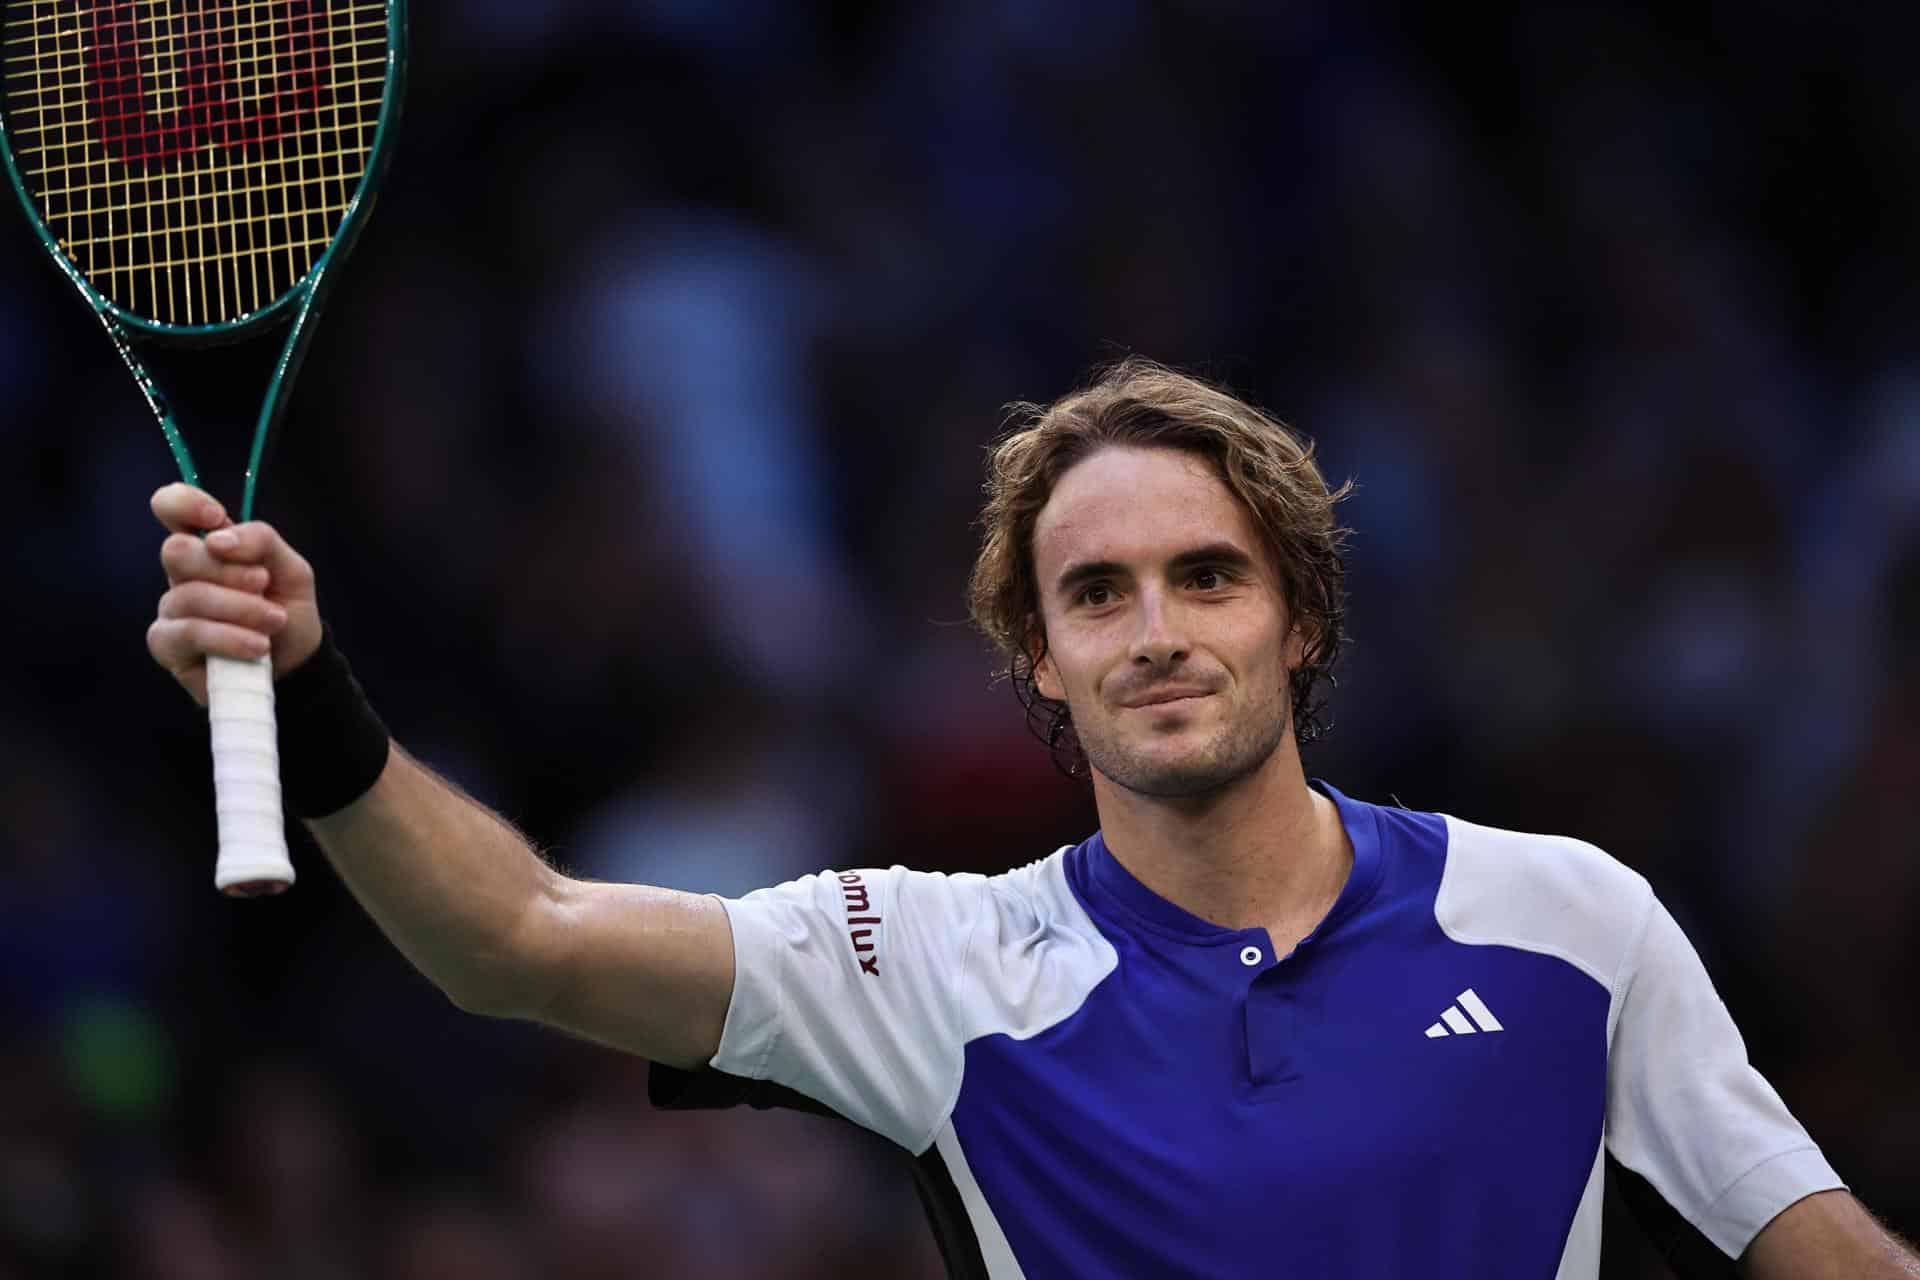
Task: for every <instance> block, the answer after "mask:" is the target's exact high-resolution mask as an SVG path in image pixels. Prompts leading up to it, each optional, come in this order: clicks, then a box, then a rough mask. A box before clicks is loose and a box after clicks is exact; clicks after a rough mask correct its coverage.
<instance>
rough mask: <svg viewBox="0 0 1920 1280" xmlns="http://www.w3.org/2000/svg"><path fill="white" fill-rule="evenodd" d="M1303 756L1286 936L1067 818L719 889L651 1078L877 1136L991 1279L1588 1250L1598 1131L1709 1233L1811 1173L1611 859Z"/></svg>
mask: <svg viewBox="0 0 1920 1280" xmlns="http://www.w3.org/2000/svg"><path fill="white" fill-rule="evenodd" d="M1317 785H1321V786H1322V789H1323V790H1324V791H1325V792H1326V793H1327V794H1328V795H1329V796H1331V797H1332V798H1333V800H1334V801H1335V803H1336V804H1337V805H1338V806H1339V812H1340V817H1341V820H1342V822H1343V823H1344V824H1345V826H1346V830H1347V834H1348V836H1349V837H1350V838H1351V840H1352V843H1353V851H1354V861H1353V870H1352V874H1351V875H1350V876H1349V877H1348V880H1347V884H1346V886H1345V888H1344V889H1343V890H1342V892H1341V894H1340V896H1339V899H1338V900H1337V901H1336V902H1335V903H1334V906H1333V908H1332V910H1331V911H1330V912H1329V913H1328V915H1327V917H1326V919H1325V920H1324V921H1322V923H1321V924H1320V926H1319V928H1317V929H1316V930H1315V931H1314V932H1313V933H1312V934H1311V935H1309V936H1308V937H1307V938H1305V939H1303V940H1302V941H1301V942H1300V944H1299V945H1298V946H1297V947H1295V948H1294V950H1293V951H1292V952H1291V953H1290V954H1288V955H1285V956H1276V955H1275V954H1274V953H1273V950H1274V949H1273V945H1272V943H1271V942H1270V941H1269V939H1268V936H1267V933H1266V931H1265V930H1264V929H1223V928H1219V927H1217V926H1215V925H1212V924H1209V923H1207V922H1206V921H1204V920H1201V919H1199V918H1197V917H1195V916H1192V915H1190V914H1188V913H1187V912H1186V911H1184V910H1182V909H1181V908H1179V907H1177V906H1174V905H1173V904H1172V903H1170V902H1167V901H1166V900H1164V899H1162V898H1160V897H1159V896H1157V895H1156V894H1154V893H1153V892H1152V891H1151V890H1149V889H1147V888H1146V887H1145V886H1144V885H1142V884H1141V883H1140V882H1139V881H1137V880H1135V879H1134V878H1133V877H1132V876H1131V875H1130V874H1129V873H1128V872H1127V871H1126V870H1125V869H1124V868H1123V867H1122V866H1121V865H1120V864H1119V863H1118V862H1117V861H1115V859H1114V858H1113V856H1112V854H1110V853H1109V852H1108V850H1107V848H1106V845H1105V844H1104V842H1103V841H1102V838H1101V837H1100V836H1099V835H1097V834H1096V835H1095V836H1093V838H1091V839H1089V840H1087V841H1086V842H1085V843H1083V844H1081V845H1079V846H1077V847H1073V848H1064V849H1061V850H1059V851H1058V852H1056V853H1054V854H1053V855H1052V856H1051V857H1048V858H1044V859H1042V860H1041V861H1039V862H1036V863H1033V864H1031V865H1029V866H1025V867H1021V868H1019V869H1018V870H1015V871H1009V872H1007V873H1005V874H1004V875H997V876H978V875H952V876H949V875H934V874H926V873H922V872H916V871H909V870H906V869H905V868H902V867H893V868H891V869H889V870H885V871H878V870H874V871H846V872H837V873H836V872H823V873H822V874H820V875H818V876H814V877H810V878H807V879H803V880H798V881H794V882H792V883H790V884H784V885H781V886H778V887H776V888H771V889H763V890H760V891H759V892H756V893H751V894H748V895H747V896H746V897H744V898H741V899H738V900H733V901H727V902H726V908H727V914H728V918H729V919H730V920H731V922H732V926H733V937H734V949H735V955H736V971H737V973H736V979H735V984H734V992H733V1000H732V1005H731V1008H730V1009H729V1010H728V1014H727V1021H726V1029H725V1032H724V1034H723V1036H722V1039H721V1043H720V1049H719V1052H718V1053H716V1054H715V1055H714V1058H713V1061H712V1063H711V1066H712V1067H713V1068H714V1070H712V1071H707V1072H701V1073H696V1074H694V1075H685V1074H682V1073H679V1072H674V1071H671V1070H668V1069H666V1068H661V1067H655V1068H654V1071H655V1076H654V1080H653V1092H654V1095H655V1100H656V1101H658V1102H661V1103H662V1104H663V1105H682V1106H703V1105H704V1106H712V1105H729V1104H731V1103H735V1102H750V1103H755V1104H756V1105H762V1106H765V1105H793V1104H798V1103H801V1102H802V1100H803V1099H806V1100H812V1101H813V1102H814V1103H817V1104H820V1105H821V1106H823V1107H824V1108H825V1109H828V1110H831V1111H832V1112H835V1113H838V1114H839V1115H841V1116H844V1117H845V1118H847V1119H849V1120H851V1121H853V1122H855V1123H857V1124H860V1125H864V1126H865V1127H867V1128H869V1129H873V1130H875V1131H877V1132H879V1133H881V1134H884V1135H885V1136H886V1137H888V1138H891V1139H892V1140H893V1141H894V1142H896V1143H898V1144H899V1145H900V1146H902V1147H904V1148H905V1149H906V1150H907V1151H908V1152H910V1153H912V1154H913V1155H915V1156H916V1157H919V1172H920V1184H921V1189H922V1194H923V1199H924V1200H925V1201H926V1203H927V1207H928V1210H929V1213H930V1216H931V1218H932V1219H933V1224H934V1228H935V1233H936V1235H937V1236H938V1237H939V1238H940V1244H941V1247H942V1249H943V1251H944V1252H945V1254H946V1256H947V1259H948V1262H949V1265H950V1266H951V1267H952V1269H953V1274H955V1275H956V1276H975V1275H979V1276H989V1277H994V1278H996V1280H998V1278H999V1277H1010V1276H1025V1277H1032V1278H1036V1280H1037V1278H1038V1277H1065V1276H1156V1277H1157V1276H1192V1277H1210V1278H1211V1277H1233V1276H1315V1277H1318V1276H1367V1277H1375V1276H1416V1275H1417V1276H1422V1277H1432V1278H1438V1277H1474V1278H1475V1280H1486V1278H1488V1277H1509V1276H1510V1277H1527V1278H1528V1280H1541V1278H1543V1277H1548V1276H1554V1277H1562V1278H1566V1277H1581V1278H1582V1280H1590V1278H1591V1277H1594V1276H1597V1275H1598V1273H1599V1259H1600V1212H1601V1199H1602V1185H1603V1178H1602V1169H1603V1157H1604V1156H1605V1155H1606V1154H1608V1153H1611V1154H1612V1156H1613V1157H1614V1158H1615V1159H1616V1160H1617V1161H1618V1162H1619V1163H1620V1164H1622V1165H1624V1166H1625V1167H1626V1168H1628V1169H1630V1170H1633V1171H1635V1172H1636V1173H1638V1174H1639V1175H1640V1176H1641V1177H1643V1178H1644V1179H1645V1180H1646V1181H1647V1182H1648V1183H1650V1184H1652V1186H1653V1187H1654V1188H1655V1189H1657V1191H1658V1192H1659V1194H1660V1196H1661V1197H1662V1198H1663V1199H1664V1200H1665V1201H1666V1202H1667V1203H1668V1204H1670V1205H1671V1206H1672V1207H1673V1208H1674V1209H1676V1210H1678V1212H1679V1213H1680V1214H1681V1215H1682V1216H1683V1217H1684V1218H1685V1219H1686V1220H1687V1221H1688V1222H1689V1223H1691V1224H1692V1225H1693V1227H1694V1228H1696V1229H1697V1230H1698V1231H1699V1232H1700V1233H1702V1234H1704V1235H1705V1236H1706V1237H1707V1238H1708V1239H1710V1240H1711V1241H1712V1243H1713V1244H1715V1245H1717V1246H1718V1247H1719V1249H1720V1250H1721V1251H1722V1252H1724V1253H1725V1254H1727V1255H1729V1256H1737V1255H1739V1254H1740V1253H1741V1252H1743V1251H1744V1250H1745V1248H1746V1246H1747V1244H1748V1242H1749V1241H1750V1240H1751V1239H1752V1238H1753V1236H1754V1235H1755V1234H1756V1233H1757V1232H1758V1231H1759V1230H1760V1228H1761V1227H1763V1226H1765V1225H1766V1223H1767V1222H1768V1221H1769V1220H1770V1219H1771V1218H1772V1217H1773V1216H1774V1215H1775V1214H1777V1213H1779V1212H1780V1211H1781V1210H1782V1209H1784V1208H1786V1207H1787V1206H1788V1205H1790V1204H1792V1203H1793V1202H1794V1201H1796V1200H1798V1199H1800V1198H1801V1197H1803V1196H1806V1195H1809V1194H1811V1193H1813V1192H1815V1191H1821V1190H1825V1189H1828V1188H1833V1187H1838V1186H1841V1185H1842V1184H1841V1182H1840V1180H1839V1179H1838V1178H1837V1177H1835V1176H1834V1172H1833V1170H1832V1169H1831V1168H1830V1167H1829V1166H1828V1164H1827V1162H1826V1160H1825V1159H1824V1158H1823V1157H1822V1156H1821V1153H1820V1151H1819V1149H1818V1148H1817V1147H1816V1146H1815V1145H1814V1143H1813V1142H1812V1141H1811V1140H1810V1139H1809V1138H1808V1136H1807V1134H1806V1132H1805V1131H1804V1130H1803V1129H1802V1128H1801V1127H1800V1125H1799V1124H1798V1123H1796V1122H1795V1120H1794V1119H1793V1117H1792V1116H1791V1115H1790V1114H1788V1112H1787V1109H1786V1107H1785V1106H1784V1105H1783V1104H1782V1103H1781V1101H1780V1098H1779V1096H1778V1095H1777V1094H1776V1093H1775V1092H1774V1091H1773V1089H1772V1088H1770V1087H1769V1086H1768V1085H1767V1083H1766V1081H1765V1080H1763V1079H1762V1078H1761V1077H1760V1075H1759V1074H1758V1073H1757V1072H1755V1071H1754V1070H1753V1068H1752V1067H1751V1066H1749V1065H1748V1063H1747V1057H1746V1048H1745V1046H1744V1044H1743V1043H1742V1042H1741V1039H1740V1034H1739V1032H1738V1031H1737V1030H1736V1029H1735V1027H1734V1025H1733V1021H1732V1019H1731V1018H1730V1017H1729V1016H1728V1014H1727V1010H1726V1007H1725V1006H1724V1005H1723V1004H1722V1003H1721V1002H1720V999H1719V997H1718V996H1717V995H1716V994H1715V993H1714V989H1713V984H1712V982H1711V980H1710V979H1709V978H1708V976H1707V973H1706V970H1705V969H1704V968H1703V967H1702V966H1701V964H1700V961H1699V959H1698V957H1697V956H1696V955H1695V954H1694V951H1693V948H1692V947H1691V946H1690V945H1689V944H1688V942H1687V940H1686V938H1685V936H1684V935H1683V934H1682V933H1681V931H1680V929H1679V927H1678V926H1677V925H1676V924H1675V923H1674V921H1673V918H1672V917H1671V916H1670V915H1668V914H1667V912H1666V910H1665V909H1664V908H1663V907H1662V906H1661V905H1660V904H1659V903H1658V902H1657V901H1656V900H1655V898H1654V895H1653V892H1652V890H1651V889H1650V888H1649V886H1648V884H1647V882H1646V881H1645V880H1644V879H1643V878H1641V877H1640V876H1639V875H1637V874H1635V873H1634V872H1632V871H1630V870H1628V869H1627V868H1626V867H1624V866H1622V865H1621V864H1619V863H1617V862H1615V861H1614V860H1613V859H1611V858H1609V857H1608V856H1607V855H1606V854H1604V853H1602V852H1601V851H1599V850H1598V849H1595V848H1594V847H1593V846H1591V845H1587V844H1583V843H1581V842H1579V841H1576V840H1569V839H1561V838H1557V837H1549V836H1537V835H1520V834H1515V833H1512V832H1506V831H1497V830H1493V829H1490V828H1487V827H1481V826H1475V825H1473V824H1472V823H1467V822H1462V821H1460V820H1459V819H1457V818H1452V817H1446V816H1442V815H1438V814H1428V813H1413V812H1408V811H1406V810H1403V809H1389V808H1382V807H1378V806H1375V805H1370V804H1364V803H1361V802H1359V801H1355V800H1350V799H1348V798H1347V797H1346V796H1343V795H1341V794H1340V793H1339V792H1337V791H1335V790H1333V789H1332V788H1331V787H1325V786H1324V784H1317ZM795 1093H797V1094H798V1095H800V1098H795V1097H793V1095H794V1094H795Z"/></svg>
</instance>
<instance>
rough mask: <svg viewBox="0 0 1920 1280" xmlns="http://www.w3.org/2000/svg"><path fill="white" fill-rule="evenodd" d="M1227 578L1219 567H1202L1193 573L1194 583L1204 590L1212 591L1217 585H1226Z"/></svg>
mask: <svg viewBox="0 0 1920 1280" xmlns="http://www.w3.org/2000/svg"><path fill="white" fill-rule="evenodd" d="M1226 584H1227V583H1226V578H1225V577H1223V576H1222V575H1221V573H1220V571H1219V570H1218V569H1202V570H1200V571H1199V572H1197V573H1195V574H1194V575H1193V585H1194V586H1196V587H1198V588H1200V589H1201V590H1202V591H1212V590H1213V589H1214V588H1215V587H1224V586H1225V585H1226Z"/></svg>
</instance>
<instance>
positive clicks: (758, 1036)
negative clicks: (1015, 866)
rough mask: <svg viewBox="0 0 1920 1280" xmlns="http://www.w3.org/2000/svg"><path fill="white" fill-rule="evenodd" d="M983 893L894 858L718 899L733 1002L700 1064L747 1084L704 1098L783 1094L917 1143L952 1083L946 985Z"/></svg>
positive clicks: (955, 976) (951, 1019)
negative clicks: (728, 946) (726, 931)
mask: <svg viewBox="0 0 1920 1280" xmlns="http://www.w3.org/2000/svg"><path fill="white" fill-rule="evenodd" d="M990 897H991V888H990V886H989V885H988V883H987V881H986V879H985V878H984V877H982V876H977V875H959V876H947V875H939V874H932V873H927V872H918V871H908V870H907V869H906V868H904V867H897V866H896V867H893V868H890V869H888V870H885V871H880V870H859V871H837V872H836V871H823V872H821V873H820V874H819V875H815V876H808V877H806V878H804V879H800V880H794V881H791V882H789V883H787V884H783V885H778V886H775V887H774V888H770V889H761V890H758V891H756V892H754V893H750V894H747V895H746V896H745V897H743V898H737V899H722V902H723V903H724V905H725V907H726V910H727V920H728V922H729V924H730V925H731V926H732V929H733V954H734V980H733V999H732V1001H731V1003H730V1004H729V1006H728V1009H727V1020H726V1026H725V1029H724V1030H723V1031H722V1033H721V1037H720V1048H719V1050H718V1052H716V1053H715V1054H714V1056H713V1060H712V1062H711V1063H709V1066H710V1068H711V1069H712V1071H714V1072H720V1073H725V1075H726V1076H730V1077H736V1078H738V1080H740V1081H745V1082H751V1083H750V1084H747V1085H727V1086H726V1087H725V1088H724V1089H723V1090H722V1092H723V1093H724V1094H725V1097H724V1098H722V1097H720V1096H719V1095H716V1096H715V1099H713V1100H709V1101H707V1102H706V1103H705V1105H713V1104H714V1101H718V1102H720V1104H721V1105H725V1103H727V1102H747V1103H750V1104H752V1105H768V1104H769V1102H771V1103H772V1104H773V1105H791V1103H790V1102H786V1101H782V1100H783V1099H786V1098H788V1097H790V1094H789V1091H791V1093H797V1094H799V1095H801V1096H802V1097H804V1098H807V1099H811V1100H813V1101H814V1102H816V1103H819V1104H821V1105H822V1106H824V1107H826V1108H828V1109H830V1110H832V1111H833V1112H835V1113H837V1114H839V1115H841V1116H844V1117H846V1118H847V1119H848V1120H851V1121H853V1122H854V1123H855V1124H858V1125H861V1126H863V1127H865V1128H868V1129H872V1130H874V1131H875V1132H877V1133H879V1134H882V1135H883V1136H885V1137H887V1138H890V1139H892V1140H893V1141H894V1142H896V1143H898V1144H899V1145H900V1146H902V1147H905V1148H906V1149H907V1150H908V1151H910V1152H913V1153H914V1154H916V1155H917V1154H918V1153H919V1152H921V1151H922V1150H924V1149H925V1148H926V1147H927V1146H928V1145H929V1144H930V1143H931V1142H932V1141H933V1135H934V1134H935V1132H936V1131H937V1130H938V1129H939V1127H940V1124H941V1123H942V1122H943V1121H944V1120H945V1118H946V1113H947V1112H948V1111H949V1110H950V1109H951V1107H952V1103H953V1097H954V1095H955V1093H956V1092H957V1090H958V1085H959V1079H960V1073H961V1070H962V1066H963V1061H964V1059H963V1050H964V1043H965V1037H966V1033H965V1031H964V1028H963V1023H962V1015H961V1010H960V1008H959V1003H958V996H957V992H956V986H957V984H958V983H959V981H960V976H961V973H962V971H963V969H964V967H965V962H966V955H967V949H968V945H969V942H970V940H971V938H972V935H973V933H974V930H975V928H976V926H977V924H978V922H979V919H980V918H981V916H982V915H983V914H984V913H986V912H987V911H988V910H989V909H990V902H989V900H990ZM655 1070H656V1071H657V1070H658V1068H657V1067H656V1068H655ZM701 1074H707V1073H701ZM722 1083H724V1082H722ZM696 1088H697V1086H696ZM677 1105H702V1103H701V1102H697V1101H685V1100H683V1101H680V1102H678V1103H677Z"/></svg>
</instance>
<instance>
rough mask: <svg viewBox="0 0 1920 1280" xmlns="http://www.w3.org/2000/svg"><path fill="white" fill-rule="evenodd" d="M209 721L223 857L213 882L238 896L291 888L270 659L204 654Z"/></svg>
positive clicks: (214, 788)
mask: <svg viewBox="0 0 1920 1280" xmlns="http://www.w3.org/2000/svg"><path fill="white" fill-rule="evenodd" d="M207 717H208V720H209V721H210V722H211V724H212V727H213V807H214V813H215V814H216V815H217V816H218V818H219V823H220V857H219V860H218V862H216V863H215V864H214V869H213V884H214V887H215V888H217V889H219V890H220V891H221V892H222V893H225V894H228V895H229V896H232V897H236V898H253V897H259V896H262V895H265V894H270V893H279V892H280V891H281V890H282V889H285V888H286V887H287V886H288V885H290V884H292V883H293V863H292V861H290V860H289V859H288V857H287V829H286V823H285V820H284V819H283V818H282V816H281V808H280V740H279V735H278V733H277V732H276V730H275V727H274V718H273V661H272V659H270V658H255V659H253V660H252V661H247V662H242V661H240V660H239V659H237V658H222V657H219V656H217V655H214V654H208V655H207Z"/></svg>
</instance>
